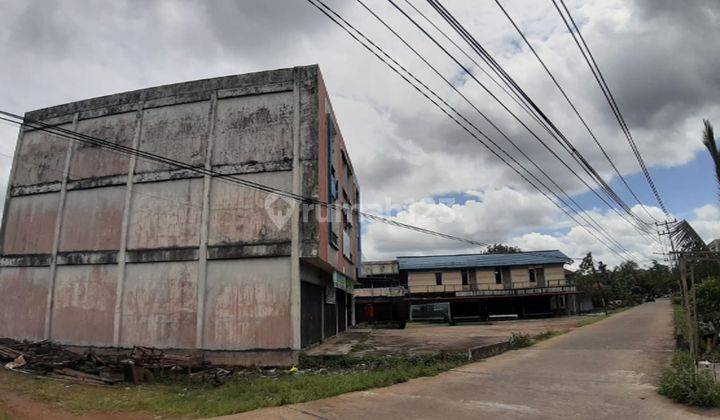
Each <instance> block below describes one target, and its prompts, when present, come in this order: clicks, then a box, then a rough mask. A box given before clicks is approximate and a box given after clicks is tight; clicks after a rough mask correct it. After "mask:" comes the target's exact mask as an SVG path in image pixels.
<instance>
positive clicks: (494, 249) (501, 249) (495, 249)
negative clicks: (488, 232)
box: [483, 244, 522, 254]
mask: <svg viewBox="0 0 720 420" xmlns="http://www.w3.org/2000/svg"><path fill="white" fill-rule="evenodd" d="M518 252H522V249H520V248H518V247H516V246H512V245H505V244H493V245H490V246H488V247H487V248H486V249H485V251H484V252H483V254H517V253H518Z"/></svg>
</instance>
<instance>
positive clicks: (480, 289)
mask: <svg viewBox="0 0 720 420" xmlns="http://www.w3.org/2000/svg"><path fill="white" fill-rule="evenodd" d="M408 290H409V292H410V294H411V295H418V294H437V293H442V294H448V293H455V295H456V296H486V295H489V296H492V295H530V294H539V293H553V292H574V291H576V289H575V286H570V285H568V283H567V281H566V280H547V281H545V284H544V285H541V286H539V285H538V283H537V282H513V283H512V287H505V286H504V285H502V284H441V285H427V286H410V287H409V288H408Z"/></svg>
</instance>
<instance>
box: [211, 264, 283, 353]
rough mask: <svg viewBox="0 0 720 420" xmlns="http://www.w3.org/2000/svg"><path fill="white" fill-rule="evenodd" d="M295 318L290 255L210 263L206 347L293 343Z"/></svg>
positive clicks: (266, 346)
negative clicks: (293, 314)
mask: <svg viewBox="0 0 720 420" xmlns="http://www.w3.org/2000/svg"><path fill="white" fill-rule="evenodd" d="M290 321H291V320H290V258H289V257H286V258H248V259H242V260H225V261H210V262H209V263H208V275H207V290H206V303H205V335H204V339H203V341H204V344H205V348H208V349H225V350H250V349H278V348H291V347H292V330H291V322H290Z"/></svg>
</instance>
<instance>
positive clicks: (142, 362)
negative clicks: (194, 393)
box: [0, 338, 233, 385]
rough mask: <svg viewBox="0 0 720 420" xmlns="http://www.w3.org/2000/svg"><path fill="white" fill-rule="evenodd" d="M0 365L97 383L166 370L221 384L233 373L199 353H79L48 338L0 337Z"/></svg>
mask: <svg viewBox="0 0 720 420" xmlns="http://www.w3.org/2000/svg"><path fill="white" fill-rule="evenodd" d="M0 364H2V366H4V367H5V368H6V369H11V370H14V371H19V372H24V373H30V374H34V375H42V376H47V377H51V378H56V379H63V380H72V381H77V382H83V383H90V384H98V385H112V384H116V383H119V382H133V383H139V382H146V381H151V380H153V379H154V378H155V377H156V376H158V375H159V376H164V375H165V374H166V373H182V374H187V379H188V381H190V380H192V379H199V380H201V381H204V382H211V383H214V384H221V383H223V382H224V381H225V380H226V379H227V378H229V377H231V376H232V374H233V371H232V370H231V369H230V370H228V369H224V368H221V367H216V366H212V365H210V364H209V363H208V362H207V361H205V360H204V359H203V357H202V355H200V354H190V355H180V354H168V353H165V352H164V351H163V350H160V349H154V348H148V347H135V348H133V349H132V351H130V352H114V353H109V354H98V353H96V352H95V351H93V350H87V351H85V352H84V353H78V352H73V351H70V350H68V349H67V348H65V347H63V346H62V345H59V344H56V343H53V342H50V341H36V342H28V341H23V342H20V341H16V340H13V339H9V338H0Z"/></svg>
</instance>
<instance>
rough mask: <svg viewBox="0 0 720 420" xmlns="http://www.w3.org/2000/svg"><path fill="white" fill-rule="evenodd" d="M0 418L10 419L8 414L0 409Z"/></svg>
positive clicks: (3, 419)
mask: <svg viewBox="0 0 720 420" xmlns="http://www.w3.org/2000/svg"><path fill="white" fill-rule="evenodd" d="M0 420H10V414H8V413H6V412H4V411H0Z"/></svg>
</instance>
